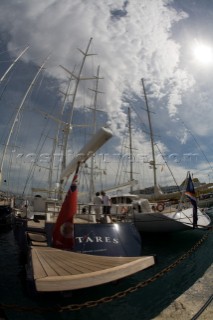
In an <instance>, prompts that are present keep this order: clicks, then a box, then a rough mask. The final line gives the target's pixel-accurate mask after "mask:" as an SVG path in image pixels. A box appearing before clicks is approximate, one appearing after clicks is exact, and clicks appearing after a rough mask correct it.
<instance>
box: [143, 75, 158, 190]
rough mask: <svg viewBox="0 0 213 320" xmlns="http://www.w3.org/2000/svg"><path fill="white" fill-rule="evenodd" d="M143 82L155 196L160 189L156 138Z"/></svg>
mask: <svg viewBox="0 0 213 320" xmlns="http://www.w3.org/2000/svg"><path fill="white" fill-rule="evenodd" d="M141 82H142V86H143V92H144V97H145V103H146V111H147V115H148V121H149V130H150V139H151V148H152V161H151V162H150V164H151V165H152V166H153V176H154V194H155V193H156V192H157V190H158V189H157V176H156V161H155V151H154V138H153V130H152V122H151V116H150V110H149V104H148V100H147V95H146V90H145V85H144V79H141Z"/></svg>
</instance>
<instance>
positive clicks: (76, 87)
mask: <svg viewBox="0 0 213 320" xmlns="http://www.w3.org/2000/svg"><path fill="white" fill-rule="evenodd" d="M91 42H92V38H90V40H89V43H88V45H87V48H86V51H85V52H83V51H82V50H80V49H78V50H79V51H80V52H81V53H82V54H83V60H82V62H81V66H80V69H79V72H78V74H77V75H75V74H74V73H73V72H71V71H70V70H68V69H67V68H65V67H63V66H61V67H62V68H63V69H64V70H65V71H66V72H68V73H69V74H70V75H71V76H72V77H73V78H74V79H75V80H76V83H75V88H74V93H73V98H72V102H71V112H70V117H69V121H68V126H67V130H66V132H65V136H64V143H63V155H62V167H61V171H63V170H64V169H65V167H66V152H67V145H68V137H69V134H70V129H71V124H72V120H73V111H74V104H75V99H76V95H77V91H78V85H79V82H80V81H81V80H91V79H92V80H94V79H95V77H92V78H81V72H82V70H83V67H84V64H85V60H86V58H87V57H88V56H92V55H94V54H89V53H88V52H89V48H90V45H91ZM63 184H64V181H60V187H59V198H61V195H62V191H63Z"/></svg>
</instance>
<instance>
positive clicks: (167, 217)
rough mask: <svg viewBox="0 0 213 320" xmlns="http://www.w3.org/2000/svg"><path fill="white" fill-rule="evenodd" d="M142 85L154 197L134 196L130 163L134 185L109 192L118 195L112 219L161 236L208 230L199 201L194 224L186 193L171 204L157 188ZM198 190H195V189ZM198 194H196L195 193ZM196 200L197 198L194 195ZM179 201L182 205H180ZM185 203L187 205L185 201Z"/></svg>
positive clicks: (125, 185) (115, 197) (188, 176)
mask: <svg viewBox="0 0 213 320" xmlns="http://www.w3.org/2000/svg"><path fill="white" fill-rule="evenodd" d="M142 85H143V90H144V96H145V102H146V111H147V115H148V121H149V128H150V137H151V147H152V161H151V163H150V164H151V165H152V167H153V177H154V193H153V194H152V195H148V196H147V198H146V197H145V196H144V195H142V194H134V192H133V186H134V185H135V183H134V181H135V182H136V180H134V179H133V162H132V161H130V171H129V172H130V181H129V182H128V183H126V184H125V183H124V184H123V185H120V186H119V185H118V186H116V187H114V188H111V189H108V190H107V191H108V192H115V191H116V192H117V193H116V194H112V195H111V202H112V208H111V212H112V215H114V217H115V218H116V219H119V220H132V221H134V224H135V226H136V228H137V229H138V231H139V232H141V233H144V232H146V233H161V232H167V233H168V232H175V231H184V230H189V229H195V228H198V229H201V228H203V229H205V228H207V227H208V226H209V225H210V223H211V219H210V217H209V216H208V215H207V214H206V213H205V211H204V210H201V209H199V208H197V199H196V216H197V219H198V221H197V223H195V221H194V218H193V216H194V213H193V212H194V206H195V204H194V206H191V207H190V201H185V200H186V199H185V198H186V197H185V191H184V192H183V193H182V195H181V192H178V193H176V200H175V201H173V200H169V199H170V197H171V194H163V192H162V191H161V190H160V188H159V186H158V184H157V175H156V161H155V152H154V138H153V130H152V123H151V116H150V111H149V105H148V100H147V96H146V92H145V86H144V81H143V79H142ZM128 115H129V117H128V118H129V121H128V122H129V123H128V127H129V140H130V142H129V149H130V159H132V141H131V136H132V135H131V116H130V109H128ZM185 181H186V182H188V181H190V185H193V182H192V180H191V177H190V173H187V177H186V180H185ZM128 186H130V193H122V192H121V190H122V188H126V187H128ZM193 190H194V186H193ZM193 192H194V191H193ZM194 199H195V194H194ZM178 200H179V204H178ZM183 200H184V201H183Z"/></svg>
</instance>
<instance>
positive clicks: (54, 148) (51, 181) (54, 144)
mask: <svg viewBox="0 0 213 320" xmlns="http://www.w3.org/2000/svg"><path fill="white" fill-rule="evenodd" d="M72 80H73V77H70V78H69V83H68V86H67V89H66V92H65V93H64V92H63V94H64V99H63V103H62V106H61V110H60V116H61V117H62V116H63V113H64V108H65V104H66V101H67V97H68V96H69V93H70V87H71V82H72ZM54 120H56V119H54ZM62 126H63V128H64V131H66V130H68V124H65V123H64V122H62V121H58V128H57V132H56V136H55V138H54V141H53V149H52V153H51V162H50V170H49V177H48V180H49V197H50V196H51V193H52V189H53V165H54V154H55V151H56V148H57V145H58V141H59V133H60V129H61V127H62Z"/></svg>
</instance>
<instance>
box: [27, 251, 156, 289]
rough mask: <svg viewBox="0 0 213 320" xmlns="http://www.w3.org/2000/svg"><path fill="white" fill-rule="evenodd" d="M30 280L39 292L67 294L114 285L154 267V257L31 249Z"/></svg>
mask: <svg viewBox="0 0 213 320" xmlns="http://www.w3.org/2000/svg"><path fill="white" fill-rule="evenodd" d="M31 262H32V271H33V278H34V283H35V287H36V290H37V291H38V292H40V291H41V292H54V291H67V290H75V289H82V288H87V287H92V286H96V285H100V284H104V283H108V282H111V281H115V280H118V279H121V278H124V277H127V276H129V275H132V274H134V273H136V272H139V271H142V270H144V269H146V268H148V267H151V266H152V265H154V264H155V259H154V257H153V256H143V257H108V256H95V255H88V254H83V253H76V252H71V251H64V250H60V249H55V248H52V247H43V246H38V247H37V246H32V247H31Z"/></svg>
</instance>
